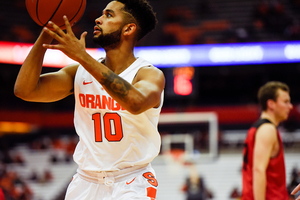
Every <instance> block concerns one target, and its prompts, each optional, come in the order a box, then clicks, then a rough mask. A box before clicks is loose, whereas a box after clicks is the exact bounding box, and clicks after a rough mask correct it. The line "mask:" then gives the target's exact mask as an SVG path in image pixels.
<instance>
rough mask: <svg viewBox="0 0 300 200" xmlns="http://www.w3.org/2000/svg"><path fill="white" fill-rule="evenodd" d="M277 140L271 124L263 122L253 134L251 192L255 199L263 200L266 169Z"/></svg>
mask: <svg viewBox="0 0 300 200" xmlns="http://www.w3.org/2000/svg"><path fill="white" fill-rule="evenodd" d="M276 142H277V133H276V128H275V127H274V125H272V124H263V125H262V126H260V127H259V128H258V130H257V132H256V135H255V145H254V155H253V193H254V199H255V200H265V197H266V186H267V178H266V177H267V176H266V170H267V167H268V164H269V161H270V158H271V157H272V155H271V154H272V150H273V147H274V144H276Z"/></svg>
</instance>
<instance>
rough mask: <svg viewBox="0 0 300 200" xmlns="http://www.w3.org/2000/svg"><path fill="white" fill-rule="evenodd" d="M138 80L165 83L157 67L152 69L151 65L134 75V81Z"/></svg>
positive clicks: (162, 74)
mask: <svg viewBox="0 0 300 200" xmlns="http://www.w3.org/2000/svg"><path fill="white" fill-rule="evenodd" d="M140 80H153V81H162V82H165V76H164V73H163V72H162V71H161V70H160V69H158V68H157V67H154V66H153V65H147V66H143V67H141V68H140V69H139V70H138V72H137V74H136V77H135V81H140Z"/></svg>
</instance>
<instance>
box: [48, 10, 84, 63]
mask: <svg viewBox="0 0 300 200" xmlns="http://www.w3.org/2000/svg"><path fill="white" fill-rule="evenodd" d="M63 18H64V21H65V25H66V32H64V31H63V30H62V29H61V28H59V27H58V26H57V25H56V24H54V23H53V22H51V21H50V22H49V26H50V28H47V27H44V31H45V32H46V33H48V34H49V35H50V36H51V37H52V38H53V39H55V40H57V41H58V44H43V47H45V48H47V49H57V50H60V51H62V52H63V53H64V54H66V55H67V56H68V57H69V58H71V59H73V60H75V61H78V62H79V60H80V58H81V55H82V53H86V51H85V37H86V35H87V32H86V31H85V32H83V33H82V34H81V36H80V40H78V38H76V36H75V35H74V33H73V31H72V28H71V25H70V22H69V20H68V18H67V16H64V17H63ZM50 29H51V30H50Z"/></svg>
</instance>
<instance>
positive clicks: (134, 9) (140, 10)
mask: <svg viewBox="0 0 300 200" xmlns="http://www.w3.org/2000/svg"><path fill="white" fill-rule="evenodd" d="M116 1H118V2H120V3H123V4H124V11H125V12H127V13H129V14H131V15H132V16H133V18H134V19H135V20H136V22H137V25H138V26H139V33H138V40H140V39H142V38H143V37H144V36H145V35H147V34H148V33H149V32H151V31H152V30H154V29H155V26H156V24H157V18H156V14H155V13H154V11H153V8H152V6H151V5H150V4H149V2H148V1H147V0H116Z"/></svg>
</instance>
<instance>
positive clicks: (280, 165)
mask: <svg viewBox="0 0 300 200" xmlns="http://www.w3.org/2000/svg"><path fill="white" fill-rule="evenodd" d="M258 100H259V104H260V106H261V108H262V113H261V116H260V118H259V119H258V121H257V122H256V123H254V125H253V126H252V127H251V128H250V129H249V131H248V134H247V137H246V140H245V147H244V162H243V170H242V175H243V191H242V199H243V200H253V199H255V200H271V199H272V200H288V199H289V195H288V191H287V188H286V175H285V163H284V152H283V144H282V140H281V136H280V134H279V131H278V130H277V126H278V125H279V123H280V122H282V121H284V120H286V119H287V118H288V115H289V112H290V111H291V109H292V108H293V106H292V104H291V101H290V95H289V87H288V86H287V85H286V84H284V83H281V82H276V81H274V82H268V83H266V84H265V85H263V86H262V87H261V88H260V89H259V91H258Z"/></svg>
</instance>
